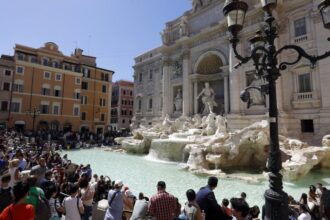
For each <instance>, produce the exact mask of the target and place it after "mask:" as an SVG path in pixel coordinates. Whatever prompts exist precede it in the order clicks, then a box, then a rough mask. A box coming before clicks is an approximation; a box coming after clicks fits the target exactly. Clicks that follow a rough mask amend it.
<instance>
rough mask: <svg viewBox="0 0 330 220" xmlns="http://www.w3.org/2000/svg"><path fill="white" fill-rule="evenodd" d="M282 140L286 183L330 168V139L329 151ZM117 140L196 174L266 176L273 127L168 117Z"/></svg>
mask: <svg viewBox="0 0 330 220" xmlns="http://www.w3.org/2000/svg"><path fill="white" fill-rule="evenodd" d="M279 139H280V149H281V152H282V162H283V163H282V165H283V169H282V174H283V177H284V179H286V180H297V179H299V178H301V177H303V176H304V175H306V174H307V173H308V172H309V171H310V170H311V169H312V168H313V167H315V166H317V167H320V168H330V147H329V146H330V135H327V136H325V137H324V138H323V145H324V146H323V147H309V146H308V145H307V144H306V143H304V142H301V141H300V140H296V139H290V138H287V137H284V136H280V137H279ZM116 141H117V142H119V143H120V144H121V145H122V147H123V148H124V149H125V150H126V151H127V152H129V153H136V154H147V153H149V155H150V156H152V157H154V158H156V159H161V160H168V161H176V162H182V163H185V165H184V166H185V168H187V169H188V170H190V171H192V172H196V173H207V174H210V173H212V174H213V175H214V174H219V175H220V174H223V172H226V171H231V170H236V169H239V170H244V169H245V170H251V169H253V170H257V171H260V172H261V171H263V170H266V167H267V157H268V152H269V149H268V145H269V124H268V122H267V121H261V122H257V123H254V124H252V125H250V126H248V127H246V128H243V129H241V130H235V131H227V129H226V118H224V117H222V116H216V115H215V114H213V113H210V114H209V115H208V116H205V117H203V118H201V117H200V116H198V115H197V116H195V117H194V118H186V117H181V118H178V119H176V120H175V121H172V120H171V119H170V118H169V117H168V116H166V117H165V118H164V119H163V121H162V122H161V123H158V124H156V125H154V126H153V127H150V128H146V127H141V128H139V129H136V130H134V131H133V137H130V138H118V139H116Z"/></svg>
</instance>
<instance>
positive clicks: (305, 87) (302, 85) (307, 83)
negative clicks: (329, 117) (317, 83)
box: [298, 73, 312, 93]
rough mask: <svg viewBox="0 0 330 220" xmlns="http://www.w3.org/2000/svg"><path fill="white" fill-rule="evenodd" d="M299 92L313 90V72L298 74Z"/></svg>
mask: <svg viewBox="0 0 330 220" xmlns="http://www.w3.org/2000/svg"><path fill="white" fill-rule="evenodd" d="M298 81H299V93H304V92H312V86H311V74H310V73H305V74H300V75H299V76H298Z"/></svg>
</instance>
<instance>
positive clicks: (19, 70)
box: [16, 66, 24, 75]
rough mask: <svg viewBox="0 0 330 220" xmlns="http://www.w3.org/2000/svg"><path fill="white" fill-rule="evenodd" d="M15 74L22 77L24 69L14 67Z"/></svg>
mask: <svg viewBox="0 0 330 220" xmlns="http://www.w3.org/2000/svg"><path fill="white" fill-rule="evenodd" d="M16 73H17V74H21V75H23V74H24V67H22V66H17V67H16Z"/></svg>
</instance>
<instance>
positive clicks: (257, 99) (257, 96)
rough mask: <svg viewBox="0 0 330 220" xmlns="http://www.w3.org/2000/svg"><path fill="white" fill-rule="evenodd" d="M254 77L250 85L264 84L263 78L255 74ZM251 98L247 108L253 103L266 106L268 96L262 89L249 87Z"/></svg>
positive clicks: (258, 85)
mask: <svg viewBox="0 0 330 220" xmlns="http://www.w3.org/2000/svg"><path fill="white" fill-rule="evenodd" d="M254 77H255V78H254V79H253V81H252V82H251V83H250V85H249V86H248V87H258V88H259V87H260V86H261V85H262V84H264V82H263V79H258V78H257V77H256V76H255V75H254ZM248 92H249V95H250V97H249V99H248V102H247V108H250V106H252V105H264V106H265V107H266V97H265V94H264V93H262V92H261V91H260V90H258V89H254V88H251V89H249V91H248Z"/></svg>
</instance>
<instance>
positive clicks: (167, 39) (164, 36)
mask: <svg viewBox="0 0 330 220" xmlns="http://www.w3.org/2000/svg"><path fill="white" fill-rule="evenodd" d="M160 35H161V36H162V42H163V44H164V45H169V44H170V33H169V30H167V28H165V30H163V31H162V32H160Z"/></svg>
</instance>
